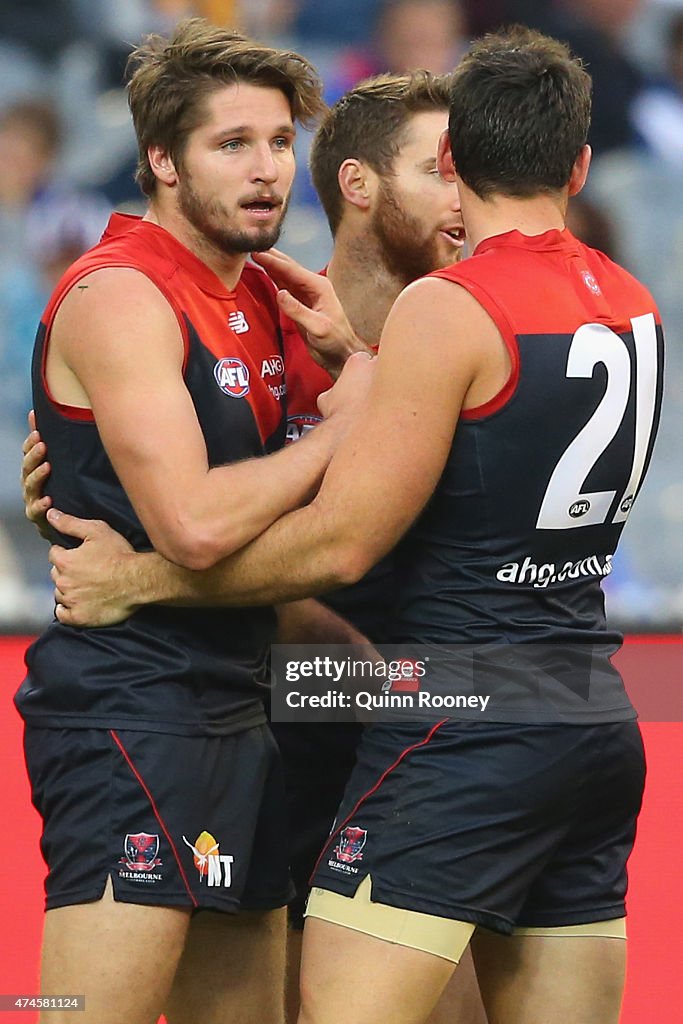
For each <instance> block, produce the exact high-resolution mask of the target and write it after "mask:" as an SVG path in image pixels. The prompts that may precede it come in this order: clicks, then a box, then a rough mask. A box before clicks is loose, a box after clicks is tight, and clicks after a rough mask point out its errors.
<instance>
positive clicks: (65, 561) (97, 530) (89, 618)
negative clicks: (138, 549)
mask: <svg viewBox="0 0 683 1024" xmlns="http://www.w3.org/2000/svg"><path fill="white" fill-rule="evenodd" d="M47 518H48V521H49V523H50V525H51V526H52V527H54V529H55V530H58V531H59V532H60V533H62V534H64V535H66V536H68V537H76V538H77V539H78V540H81V541H82V542H83V543H82V544H80V545H79V547H77V548H63V547H60V546H59V545H58V544H54V545H53V546H52V547H51V548H50V553H49V559H50V562H51V564H52V569H51V572H50V575H51V577H52V582H53V583H54V585H55V603H56V610H55V615H56V616H57V619H58V620H59V621H60V622H61V623H63V624H64V625H68V626H113V625H115V624H116V623H118V622H123V620H124V619H127V618H128V617H129V616H130V615H132V613H133V612H134V611H135V606H134V605H133V604H132V603H131V601H130V600H129V597H128V593H127V591H126V570H127V563H129V562H130V561H131V560H132V559H134V558H135V552H134V550H133V548H132V547H131V545H130V544H129V543H128V541H127V540H126V539H125V537H122V536H121V534H119V533H117V532H116V531H115V530H112V528H111V527H110V526H108V525H107V523H104V522H102V521H101V520H99V519H78V518H77V517H76V516H70V515H67V514H66V513H64V512H60V511H59V510H57V509H51V510H50V511H49V513H48V517H47Z"/></svg>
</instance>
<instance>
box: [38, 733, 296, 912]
mask: <svg viewBox="0 0 683 1024" xmlns="http://www.w3.org/2000/svg"><path fill="white" fill-rule="evenodd" d="M24 746H25V752H26V763H27V767H28V772H29V778H30V782H31V787H32V795H33V802H34V804H35V806H36V808H37V809H38V811H39V813H40V814H41V816H42V818H43V834H42V839H41V849H42V853H43V856H44V858H45V861H46V863H47V866H48V875H47V879H46V882H45V892H46V909H48V910H50V909H52V908H54V907H63V906H67V905H70V904H77V903H85V902H89V901H92V900H98V899H100V898H101V896H102V894H103V892H104V889H105V885H106V882H107V879H108V878H111V880H112V885H113V890H114V897H115V899H116V900H118V901H121V902H123V903H144V904H153V905H158V906H168V907H188V908H191V909H211V910H222V911H227V912H233V913H234V912H236V911H238V910H240V909H259V910H265V909H271V908H275V907H282V906H284V905H285V904H286V903H287V902H288V900H289V899H290V898H291V896H292V894H293V893H292V887H291V883H290V879H289V871H288V868H287V849H286V837H285V833H286V820H285V806H284V784H283V780H282V768H281V763H280V756H279V752H278V749H277V746H276V744H275V742H274V740H273V738H272V735H271V733H270V730H269V729H268V727H267V726H265V725H263V726H257V727H255V728H251V729H248V730H245V731H244V732H240V733H236V734H232V735H230V736H212V737H205V736H198V737H194V736H171V735H167V734H160V733H144V732H127V731H119V730H112V731H107V730H105V729H44V728H37V727H34V726H30V725H28V726H27V727H26V731H25V739H24Z"/></svg>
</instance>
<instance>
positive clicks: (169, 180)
mask: <svg viewBox="0 0 683 1024" xmlns="http://www.w3.org/2000/svg"><path fill="white" fill-rule="evenodd" d="M147 159H148V160H149V166H150V167H151V168H152V172H153V173H154V177H155V178H158V179H159V181H161V182H163V183H164V185H177V183H178V181H179V176H178V172H177V170H176V167H175V163H174V162H173V159H172V157H171V154H170V153H169V151H168V150H167V149H165V148H164V147H163V146H158V145H154V146H150V147H149V148H148V150H147Z"/></svg>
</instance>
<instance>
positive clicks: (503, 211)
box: [461, 190, 566, 251]
mask: <svg viewBox="0 0 683 1024" xmlns="http://www.w3.org/2000/svg"><path fill="white" fill-rule="evenodd" d="M468 191H469V190H468ZM461 203H462V217H463V221H464V223H465V230H466V231H467V238H468V241H469V244H470V251H472V250H474V249H476V247H477V246H478V245H479V243H480V242H483V241H484V240H485V239H486V238H493V237H494V236H495V235H503V234H505V233H506V232H508V231H519V232H520V234H522V235H542V234H543V233H544V232H545V231H551V230H553V229H555V230H557V231H562V230H563V228H564V227H565V212H566V204H564V203H563V202H562V201H561V199H559V198H558V196H556V195H540V196H539V195H537V196H533V197H532V198H530V199H516V198H511V197H509V196H493V197H491V198H490V199H485V200H483V199H479V197H478V196H475V195H474V194H473V193H472V192H469V194H468V195H466V196H463V195H461Z"/></svg>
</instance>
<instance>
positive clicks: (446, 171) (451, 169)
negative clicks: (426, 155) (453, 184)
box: [436, 128, 455, 181]
mask: <svg viewBox="0 0 683 1024" xmlns="http://www.w3.org/2000/svg"><path fill="white" fill-rule="evenodd" d="M436 166H437V169H438V171H439V174H440V175H441V177H442V178H443V180H444V181H455V165H454V164H453V154H452V153H451V140H450V136H449V134H448V129H447V128H446V129H444V131H442V132H441V135H440V136H439V146H438V149H437V151H436Z"/></svg>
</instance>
